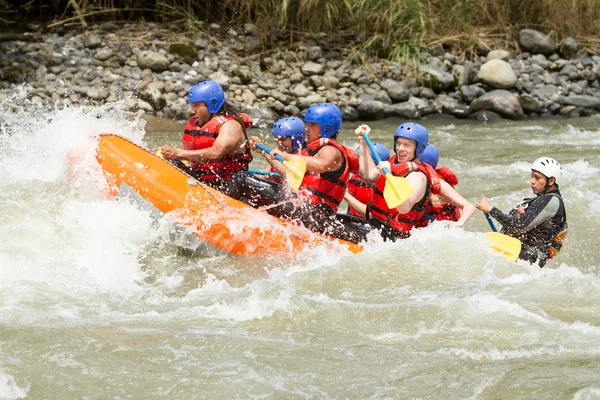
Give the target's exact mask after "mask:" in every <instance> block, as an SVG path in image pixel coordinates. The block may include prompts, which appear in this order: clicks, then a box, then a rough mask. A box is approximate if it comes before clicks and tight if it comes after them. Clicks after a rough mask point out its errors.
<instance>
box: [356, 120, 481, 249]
mask: <svg viewBox="0 0 600 400" xmlns="http://www.w3.org/2000/svg"><path fill="white" fill-rule="evenodd" d="M370 131H371V129H370V128H369V127H368V126H367V125H361V126H359V127H358V128H357V129H356V132H355V133H356V135H357V138H358V140H359V143H360V156H359V160H360V175H361V177H362V178H363V179H364V180H365V181H367V182H374V183H375V185H376V186H375V192H374V194H373V200H372V201H371V203H370V204H368V205H367V206H366V210H365V215H366V216H367V218H370V220H369V222H370V224H371V225H373V226H375V227H376V228H378V229H379V230H380V231H381V235H382V237H383V238H384V239H386V240H397V239H402V238H406V237H408V236H410V231H411V230H412V228H414V226H415V224H416V222H417V221H418V220H419V219H421V218H422V217H423V215H424V214H425V209H426V208H427V206H428V205H429V203H430V198H431V195H432V194H439V195H441V196H443V197H444V198H445V199H447V201H449V202H452V203H453V204H456V205H457V206H459V207H460V208H462V209H465V208H467V209H468V205H469V204H470V203H469V202H468V201H467V200H465V199H464V198H463V197H462V196H461V195H460V194H458V193H457V192H456V191H455V190H454V189H452V187H451V186H450V185H448V184H447V183H446V182H444V181H440V179H439V177H438V176H437V174H436V173H435V171H434V170H433V168H431V167H429V166H427V165H424V164H422V163H421V161H420V159H419V157H420V156H421V155H422V154H423V152H424V151H425V148H426V147H427V145H428V141H429V132H428V131H427V129H426V128H425V127H424V126H422V125H419V124H415V123H413V122H406V123H403V124H401V125H400V126H398V128H397V129H396V132H395V133H394V150H395V155H393V156H392V157H391V158H390V160H391V161H392V162H391V163H390V162H389V161H382V162H380V163H379V165H377V167H376V166H375V163H374V162H373V159H372V157H371V152H370V150H369V146H368V145H367V143H366V142H365V140H363V137H362V135H363V133H365V134H367V135H368V134H369V133H370ZM383 170H387V171H390V173H391V174H392V175H393V176H398V177H404V178H406V180H407V181H408V183H409V184H410V186H412V188H413V193H412V194H411V195H410V196H409V197H408V198H407V199H406V200H405V201H403V202H402V203H401V204H400V205H398V206H397V207H395V208H392V209H391V208H389V207H388V204H387V201H386V199H385V195H384V188H385V186H386V185H387V184H388V183H387V178H386V177H385V176H384V173H383ZM471 207H472V206H471ZM473 210H474V209H473ZM472 214H473V213H472V212H465V213H464V214H463V215H462V216H461V218H460V219H459V220H458V221H457V224H458V225H459V226H463V225H464V223H465V222H466V221H467V220H468V219H469V218H471V216H472Z"/></svg>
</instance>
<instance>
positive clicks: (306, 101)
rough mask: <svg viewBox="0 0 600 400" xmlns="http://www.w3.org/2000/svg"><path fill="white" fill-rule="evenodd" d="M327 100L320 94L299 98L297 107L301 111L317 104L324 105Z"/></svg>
mask: <svg viewBox="0 0 600 400" xmlns="http://www.w3.org/2000/svg"><path fill="white" fill-rule="evenodd" d="M324 102H325V99H324V98H323V97H322V96H321V95H320V94H318V93H312V94H310V95H308V96H306V97H299V98H298V99H296V105H297V106H298V107H300V108H301V109H305V108H308V106H310V105H312V104H316V103H324Z"/></svg>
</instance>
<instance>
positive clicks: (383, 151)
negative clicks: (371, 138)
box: [356, 142, 390, 165]
mask: <svg viewBox="0 0 600 400" xmlns="http://www.w3.org/2000/svg"><path fill="white" fill-rule="evenodd" d="M373 147H375V152H376V153H377V155H378V156H379V158H380V159H381V161H387V160H389V159H390V151H389V150H388V148H387V147H385V145H383V144H381V143H375V142H373ZM359 150H360V146H357V147H356V154H359V155H360V151H359ZM371 157H372V158H373V162H374V163H375V165H377V161H375V156H373V154H371Z"/></svg>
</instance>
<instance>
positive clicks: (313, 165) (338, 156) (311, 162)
mask: <svg viewBox="0 0 600 400" xmlns="http://www.w3.org/2000/svg"><path fill="white" fill-rule="evenodd" d="M275 154H279V155H280V156H281V157H283V159H284V160H291V159H292V158H294V157H298V158H302V159H303V160H304V161H306V169H307V170H309V171H311V172H317V173H322V172H330V171H335V170H337V169H338V168H339V167H340V165H342V162H343V158H342V153H341V152H340V151H339V150H338V149H336V148H335V147H333V146H325V147H323V148H322V149H321V150H319V152H318V153H317V154H315V155H314V156H296V155H292V154H286V153H283V152H281V151H279V150H277V149H275V150H273V151H271V155H272V156H273V157H274V156H275ZM274 162H275V163H278V162H277V161H274ZM280 165H281V164H280Z"/></svg>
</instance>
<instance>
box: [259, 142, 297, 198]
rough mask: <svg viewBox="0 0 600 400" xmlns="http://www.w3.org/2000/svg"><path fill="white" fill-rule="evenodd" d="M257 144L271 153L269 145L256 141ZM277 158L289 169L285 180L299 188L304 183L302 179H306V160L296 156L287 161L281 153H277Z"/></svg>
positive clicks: (293, 186) (294, 187)
mask: <svg viewBox="0 0 600 400" xmlns="http://www.w3.org/2000/svg"><path fill="white" fill-rule="evenodd" d="M255 146H256V147H258V148H259V149H261V150H262V151H266V152H267V153H269V154H271V150H270V149H269V148H268V147H266V146H264V145H262V144H260V143H255ZM275 159H276V160H277V161H279V162H280V163H282V164H283V165H284V166H285V167H286V168H287V170H288V172H287V173H286V174H285V181H286V182H287V183H288V185H290V187H291V188H292V189H294V190H298V188H299V187H300V184H301V183H302V179H304V174H305V173H306V161H304V160H303V159H301V158H299V157H294V158H292V159H291V160H287V161H286V160H284V159H283V157H281V156H280V155H279V154H275Z"/></svg>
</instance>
